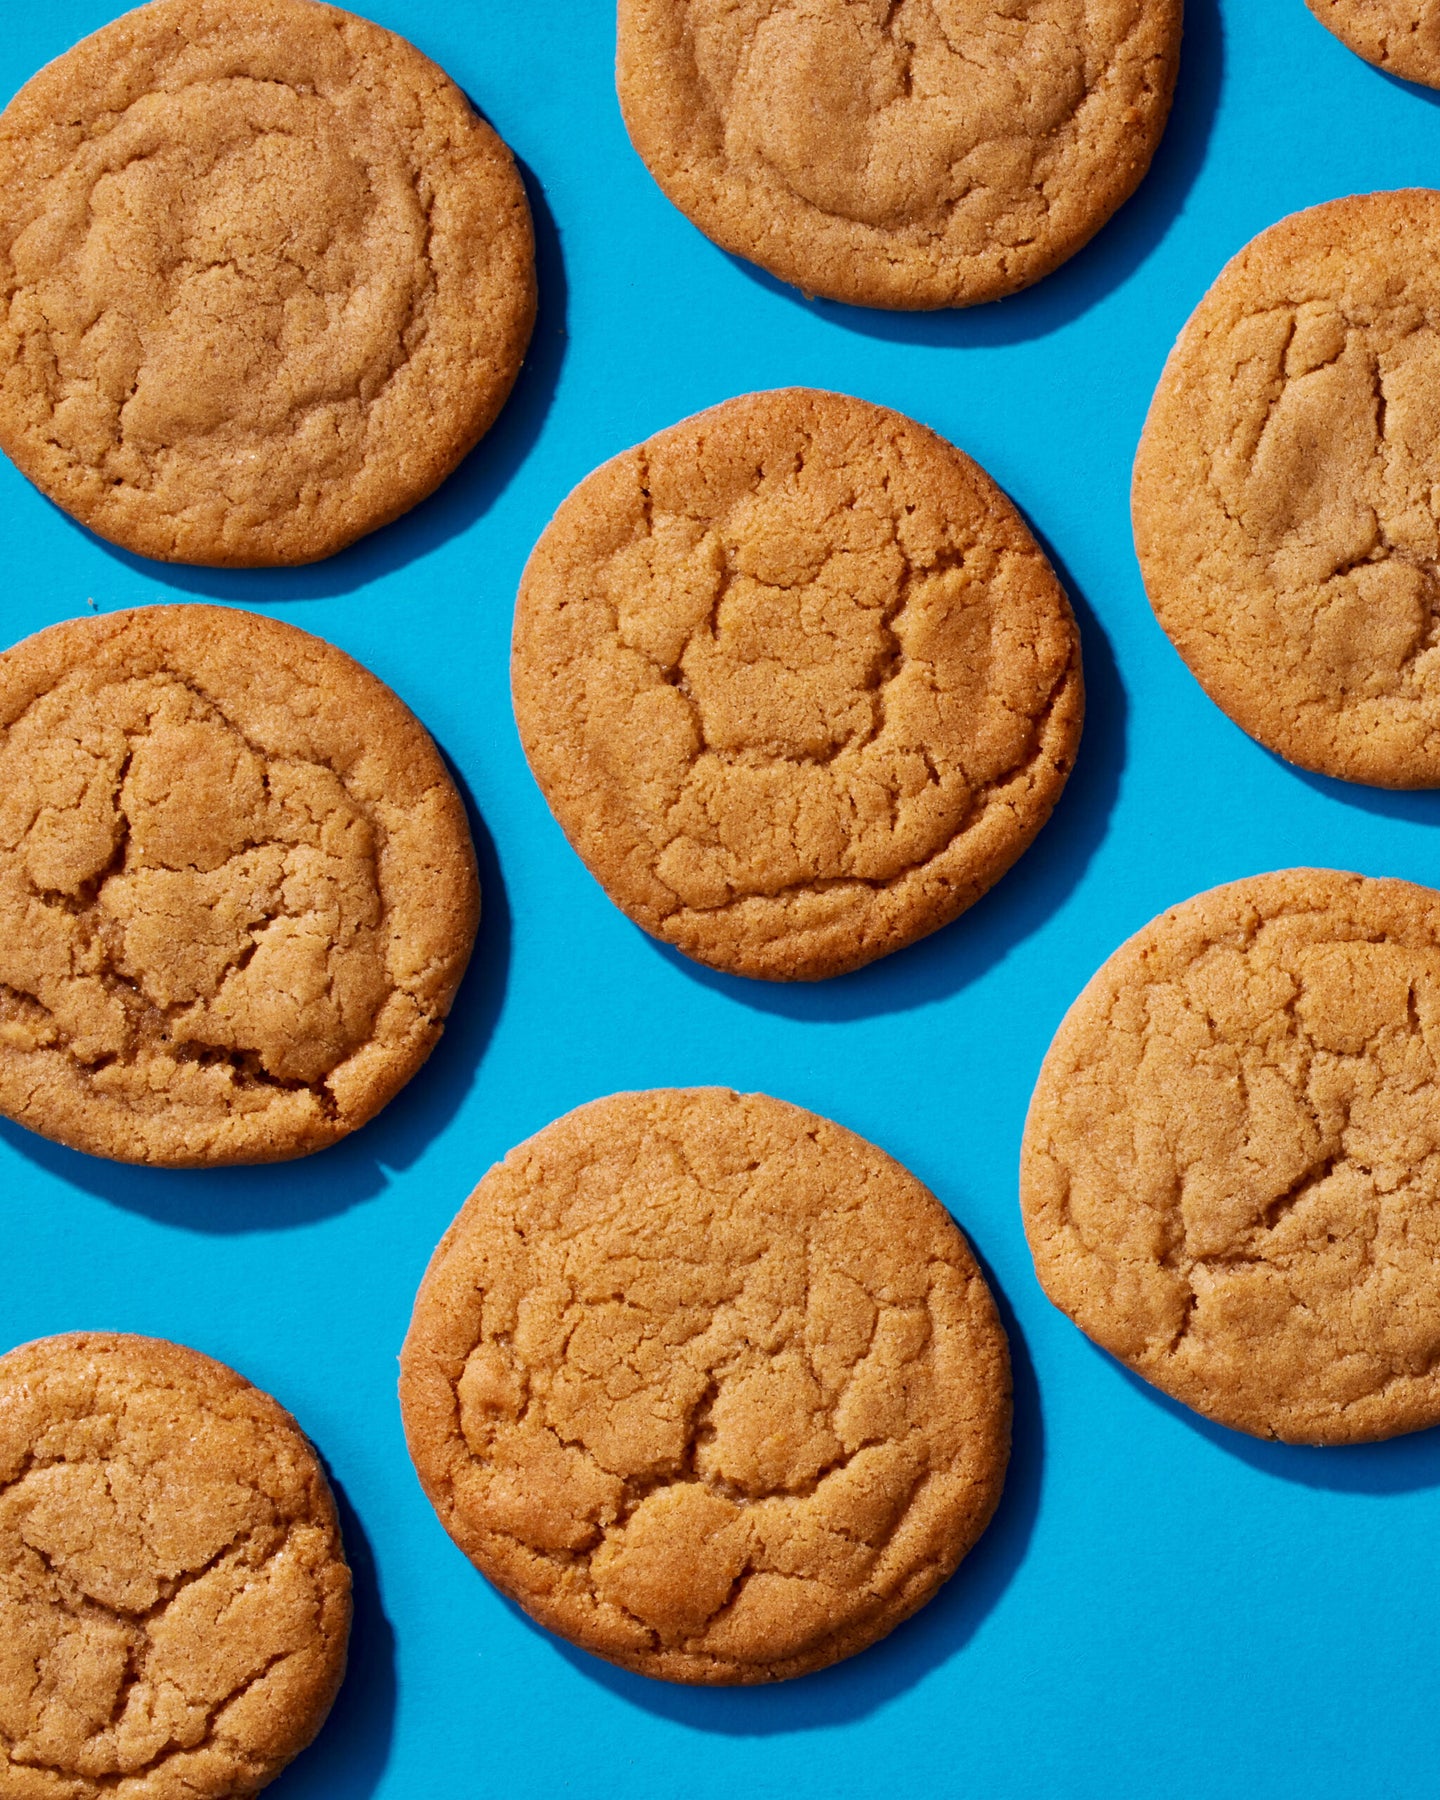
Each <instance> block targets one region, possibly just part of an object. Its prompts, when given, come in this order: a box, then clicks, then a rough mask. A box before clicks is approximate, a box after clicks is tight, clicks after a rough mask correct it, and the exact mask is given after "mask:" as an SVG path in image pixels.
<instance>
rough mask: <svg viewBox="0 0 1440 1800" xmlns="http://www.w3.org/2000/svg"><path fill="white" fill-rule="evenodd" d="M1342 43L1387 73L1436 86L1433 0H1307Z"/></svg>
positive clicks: (1439, 44)
mask: <svg viewBox="0 0 1440 1800" xmlns="http://www.w3.org/2000/svg"><path fill="white" fill-rule="evenodd" d="M1305 4H1306V5H1307V6H1308V7H1309V8H1310V10H1311V12H1312V13H1314V15H1315V17H1316V18H1317V19H1318V20H1319V21H1320V23H1321V24H1322V25H1324V26H1325V27H1326V28H1327V29H1328V30H1330V31H1333V32H1334V33H1335V35H1336V37H1338V38H1339V39H1340V41H1341V43H1342V44H1345V45H1348V47H1349V48H1350V49H1351V50H1353V51H1354V52H1355V54H1356V55H1357V56H1363V57H1364V58H1365V60H1366V62H1372V63H1374V64H1375V65H1376V66H1377V67H1378V68H1381V69H1384V70H1385V71H1386V72H1387V73H1388V74H1391V75H1399V76H1401V77H1403V78H1404V79H1405V80H1406V81H1419V82H1423V83H1424V84H1425V86H1426V87H1440V5H1437V4H1436V0H1305Z"/></svg>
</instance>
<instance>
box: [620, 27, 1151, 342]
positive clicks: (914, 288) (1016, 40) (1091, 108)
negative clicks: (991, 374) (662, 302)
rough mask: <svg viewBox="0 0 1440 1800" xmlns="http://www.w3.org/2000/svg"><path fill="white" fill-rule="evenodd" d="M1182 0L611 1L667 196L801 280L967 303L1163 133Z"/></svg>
mask: <svg viewBox="0 0 1440 1800" xmlns="http://www.w3.org/2000/svg"><path fill="white" fill-rule="evenodd" d="M1180 17H1181V8H1180V3H1179V0H740V3H739V4H736V3H735V0H679V3H678V4H677V3H676V0H620V12H619V59H618V65H617V71H618V83H619V90H620V102H621V106H622V108H623V110H624V113H625V122H626V125H627V126H628V127H629V131H630V136H631V139H632V141H633V142H634V144H635V147H636V149H637V150H638V151H639V153H640V155H641V156H642V157H643V158H644V160H645V162H646V164H647V165H648V166H649V168H650V171H651V173H652V174H653V175H654V177H655V179H656V180H657V181H658V182H659V183H660V186H661V187H662V188H663V189H664V190H665V193H666V194H667V195H668V196H669V198H670V199H671V200H672V201H674V203H675V204H676V205H677V206H678V207H679V208H680V209H681V211H682V212H684V213H685V214H686V215H687V216H688V217H689V218H690V219H692V220H693V221H694V223H695V224H696V225H698V226H699V227H700V229H701V230H702V231H704V232H705V233H706V234H707V235H708V236H709V237H712V238H713V239H714V240H715V241H716V242H717V243H719V244H721V245H722V246H723V247H724V248H725V249H727V250H730V251H732V252H734V253H735V254H737V255H740V256H745V257H748V258H750V259H751V260H752V261H754V262H758V263H760V264H761V265H762V266H763V267H765V268H767V269H769V270H770V271H771V272H772V273H774V274H776V275H779V276H780V277H781V278H782V279H783V280H786V281H793V282H795V283H796V284H797V285H798V286H800V287H802V288H803V289H805V291H806V292H808V293H815V294H822V295H825V296H827V297H829V298H831V299H836V300H848V301H852V302H855V303H858V304H860V305H867V306H889V307H914V308H923V307H939V306H968V305H973V304H974V303H976V302H977V301H983V300H993V299H997V298H999V297H1000V296H1001V295H1004V294H1009V293H1014V292H1015V291H1016V290H1017V289H1019V288H1023V287H1026V286H1028V285H1029V284H1030V283H1031V282H1032V281H1037V280H1039V278H1040V277H1041V276H1042V275H1046V274H1048V273H1049V272H1050V270H1051V269H1053V268H1055V267H1056V266H1057V265H1058V264H1059V263H1061V262H1063V261H1064V260H1065V258H1066V257H1068V256H1071V255H1073V254H1074V252H1075V251H1076V250H1078V249H1079V248H1080V246H1081V245H1082V244H1084V243H1085V242H1086V241H1087V240H1088V239H1089V238H1090V237H1091V236H1092V235H1093V234H1094V233H1095V232H1096V231H1098V230H1099V228H1100V227H1101V225H1103V224H1104V223H1105V221H1106V220H1107V219H1108V218H1109V217H1110V215H1111V214H1112V213H1113V212H1114V211H1115V209H1116V208H1117V207H1118V206H1119V205H1120V204H1121V203H1122V202H1123V201H1124V200H1126V199H1127V198H1128V197H1129V196H1130V194H1131V193H1132V192H1133V191H1134V189H1135V188H1136V186H1137V185H1138V184H1139V182H1140V180H1141V178H1142V177H1143V176H1144V174H1145V171H1146V169H1147V168H1148V167H1149V164H1150V159H1151V157H1152V155H1153V154H1154V151H1155V147H1156V145H1157V143H1158V142H1159V139H1160V134H1161V132H1162V131H1163V130H1164V128H1165V120H1166V117H1167V116H1168V114H1169V110H1170V97H1171V93H1172V90H1173V88H1174V83H1175V72H1176V67H1177V63H1178V59H1179V49H1180Z"/></svg>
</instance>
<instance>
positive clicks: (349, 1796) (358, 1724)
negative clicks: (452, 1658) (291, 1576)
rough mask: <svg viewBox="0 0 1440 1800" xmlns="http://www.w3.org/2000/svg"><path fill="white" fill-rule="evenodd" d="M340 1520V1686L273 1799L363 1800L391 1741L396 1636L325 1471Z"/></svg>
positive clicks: (370, 1566) (371, 1563) (371, 1561)
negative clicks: (344, 1611) (346, 1583)
mask: <svg viewBox="0 0 1440 1800" xmlns="http://www.w3.org/2000/svg"><path fill="white" fill-rule="evenodd" d="M325 1472H326V1474H327V1475H328V1476H329V1479H330V1486H331V1489H332V1490H333V1492H334V1495H335V1505H336V1508H337V1509H338V1511H339V1514H340V1532H341V1536H342V1537H343V1538H344V1540H345V1555H346V1559H347V1560H348V1562H349V1564H350V1573H351V1577H352V1580H353V1588H352V1593H353V1597H354V1605H355V1617H354V1623H353V1624H352V1625H351V1628H350V1656H349V1661H348V1663H347V1665H346V1669H345V1681H344V1683H343V1685H342V1686H341V1689H340V1692H339V1694H338V1695H337V1696H336V1699H335V1705H334V1707H333V1708H332V1709H331V1712H330V1717H329V1718H328V1719H327V1720H326V1721H325V1723H324V1725H323V1726H322V1727H321V1730H320V1735H319V1736H318V1737H317V1738H316V1740H315V1742H314V1743H313V1744H312V1745H311V1746H310V1748H309V1749H308V1750H305V1751H303V1752H302V1753H301V1754H300V1756H298V1757H297V1758H296V1760H295V1761H294V1762H293V1763H291V1765H290V1767H289V1768H288V1769H286V1770H285V1772H284V1773H283V1774H282V1775H281V1776H280V1778H279V1780H278V1781H276V1783H275V1785H274V1786H273V1787H272V1788H269V1789H267V1792H269V1793H272V1794H274V1795H275V1796H276V1800H337V1797H338V1796H340V1795H342V1794H343V1795H344V1797H345V1800H364V1797H365V1796H366V1795H367V1794H373V1793H374V1791H375V1789H376V1788H377V1787H378V1786H379V1785H380V1778H381V1776H382V1775H383V1774H384V1773H385V1765H386V1763H387V1761H388V1760H389V1756H390V1743H391V1740H392V1738H393V1737H394V1735H395V1699H396V1680H395V1630H394V1627H393V1626H392V1625H391V1623H390V1621H389V1619H387V1618H386V1616H385V1608H384V1606H383V1604H382V1602H381V1599H380V1583H379V1581H378V1579H377V1576H376V1570H375V1555H374V1552H373V1551H372V1550H371V1548H370V1540H369V1539H368V1538H367V1537H366V1535H365V1531H364V1528H363V1527H362V1526H361V1524H360V1520H359V1517H358V1516H357V1514H356V1512H355V1509H354V1507H353V1506H351V1504H350V1501H349V1499H348V1498H347V1496H346V1494H345V1490H344V1489H343V1488H342V1487H341V1486H340V1484H339V1482H338V1481H336V1479H335V1477H334V1475H333V1473H331V1471H330V1470H329V1469H328V1468H327V1469H326V1471H325Z"/></svg>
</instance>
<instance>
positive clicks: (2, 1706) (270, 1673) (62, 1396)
mask: <svg viewBox="0 0 1440 1800" xmlns="http://www.w3.org/2000/svg"><path fill="white" fill-rule="evenodd" d="M349 1632H350V1571H349V1569H348V1568H347V1567H346V1564H345V1553H344V1549H343V1547H342V1545H341V1542H340V1532H339V1527H338V1525H337V1523H336V1518H335V1503H334V1501H333V1499H332V1498H331V1494H330V1489H329V1486H328V1484H327V1482H326V1480H325V1476H324V1473H323V1471H322V1470H321V1467H320V1464H319V1462H318V1461H317V1459H316V1456H315V1453H314V1451H313V1450H312V1449H311V1447H310V1445H309V1444H308V1443H307V1442H306V1440H305V1438H304V1436H303V1435H302V1433H301V1432H300V1430H299V1428H298V1426H297V1425H296V1424H295V1421H294V1420H293V1419H292V1418H291V1417H290V1415H289V1414H288V1413H287V1412H285V1410H284V1409H283V1408H282V1407H280V1406H278V1405H277V1404H276V1402H275V1401H274V1400H272V1399H271V1398H270V1397H269V1395H268V1394H263V1393H261V1392H260V1391H259V1390H258V1389H256V1388H253V1387H251V1386H250V1384H249V1383H248V1382H246V1381H245V1380H243V1379H242V1377H240V1376H239V1375H236V1374H235V1373H234V1371H233V1370H230V1369H227V1368H226V1367H224V1365H223V1364H221V1363H217V1362H212V1361H211V1360H210V1358H209V1357H208V1356H201V1355H199V1354H198V1353H197V1352H196V1351H194V1350H187V1349H184V1348H183V1347H182V1346H180V1345H178V1344H168V1343H163V1342H160V1341H158V1340H156V1339H153V1338H141V1337H126V1336H121V1335H118V1334H115V1333H111V1332H77V1333H74V1334H72V1335H70V1336H66V1337H55V1338H45V1339H42V1340H41V1341H40V1342H38V1343H33V1344H26V1345H24V1346H22V1347H21V1348H20V1349H18V1350H12V1351H11V1352H10V1354H9V1355H8V1356H4V1357H0V1795H3V1796H4V1797H5V1800H102V1797H104V1796H107V1795H116V1796H122V1797H123V1800H180V1797H181V1796H189V1795H202V1794H203V1795H207V1796H210V1797H211V1800H226V1797H227V1796H231V1795H242V1794H253V1793H255V1792H257V1791H258V1790H259V1789H260V1788H262V1787H264V1786H265V1785H266V1783H267V1782H269V1781H271V1780H273V1779H274V1777H275V1776H276V1775H278V1774H279V1772H280V1770H281V1769H282V1768H284V1766H285V1764H286V1763H288V1762H289V1761H290V1759H291V1758H292V1757H293V1756H295V1755H296V1754H298V1752H299V1751H301V1750H303V1749H304V1748H305V1746H306V1745H307V1744H308V1743H309V1742H310V1740H311V1739H312V1738H313V1737H314V1736H315V1734H316V1732H317V1731H318V1730H319V1729H320V1726H321V1725H322V1723H323V1722H324V1719H325V1715H326V1714H327V1713H328V1712H329V1710H330V1703H331V1701H332V1700H333V1699H334V1698H335V1693H336V1690H337V1689H338V1688H339V1686H340V1681H341V1678H342V1676H343V1675H344V1672H345V1650H346V1643H347V1640H348V1637H349Z"/></svg>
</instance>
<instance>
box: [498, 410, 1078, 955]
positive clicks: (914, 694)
mask: <svg viewBox="0 0 1440 1800" xmlns="http://www.w3.org/2000/svg"><path fill="white" fill-rule="evenodd" d="M513 685H514V694H515V711H516V718H517V720H518V722H519V725H520V732H521V737H522V740H523V742H524V745H525V751H526V754H527V756H528V757H529V759H530V765H531V767H532V769H533V770H534V771H535V775H536V778H537V780H538V781H539V782H540V785H541V787H542V788H543V789H544V791H545V795H546V798H547V799H548V800H549V802H550V804H551V807H552V808H553V810H554V812H555V815H556V817H557V818H558V819H559V821H560V823H561V825H562V826H563V827H564V829H565V832H566V834H567V836H568V837H569V838H570V840H571V842H572V843H573V844H574V845H575V847H576V849H577V850H578V851H579V852H580V854H581V856H582V857H583V858H584V859H585V861H586V863H587V864H588V866H589V867H590V868H591V870H592V871H593V872H594V873H595V874H596V875H597V877H598V878H599V879H600V881H601V882H602V883H603V884H604V886H605V888H606V891H607V892H608V893H609V894H610V896H611V898H612V899H613V900H615V902H616V903H617V905H619V906H620V907H621V908H622V909H623V910H624V911H625V912H626V913H628V914H629V916H630V917H631V918H633V919H635V920H636V921H637V923H639V924H640V925H642V926H643V927H644V928H645V929H646V930H647V931H649V932H651V933H653V934H654V935H655V936H657V937H660V938H662V939H664V940H665V941H666V942H668V943H671V944H673V945H675V946H676V948H678V949H680V950H683V951H684V952H685V953H686V954H687V955H689V956H693V957H696V958H697V959H698V960H700V961H702V962H708V963H711V964H713V965H714V966H715V967H718V968H724V969H728V970H731V971H733V972H736V973H740V974H746V975H758V976H762V977H765V978H769V979H778V980H785V979H796V978H800V979H815V978H818V977H821V976H825V975H830V974H836V973H839V972H841V971H843V970H845V969H850V968H857V967H859V966H860V965H861V964H862V963H865V962H869V961H871V960H873V958H875V957H877V956H881V955H884V954H885V953H886V952H887V951H890V950H894V949H898V948H900V947H901V946H903V945H904V944H907V943H910V942H912V941H913V940H914V939H915V938H917V937H920V936H923V935H924V934H925V933H926V932H929V931H933V930H936V929H937V928H938V927H939V926H941V925H944V924H946V923H948V922H949V920H951V919H953V918H955V917H956V916H957V915H958V914H959V913H960V912H962V911H963V910H964V909H965V908H966V907H967V906H969V905H970V904H971V903H972V902H973V901H974V900H976V899H978V897H979V896H980V895H981V894H982V893H983V892H984V891H985V890H986V889H987V888H988V887H990V886H991V885H992V883H993V882H995V881H996V880H998V879H999V877H1000V876H1001V875H1002V874H1003V873H1004V871H1005V870H1006V869H1007V868H1008V867H1009V866H1010V864H1011V863H1012V862H1013V861H1014V860H1015V859H1016V857H1018V856H1019V855H1020V854H1021V852H1022V851H1023V850H1024V849H1025V848H1026V846H1027V845H1028V844H1029V843H1030V842H1031V841H1032V839H1033V838H1034V836H1035V834H1036V833H1037V832H1038V831H1039V829H1040V827H1041V826H1042V825H1043V824H1044V822H1045V820H1046V818H1047V817H1048V816H1049V813H1050V810H1051V808H1052V806H1053V805H1054V803H1055V800H1056V799H1057V797H1058V795H1059V793H1060V790H1061V788H1062V787H1063V785H1064V782H1065V779H1066V777H1067V775H1068V773H1069V770H1070V767H1071V764H1072V762H1073V760H1074V755H1075V750H1076V745H1077V743H1078V739H1079V733H1080V724H1081V716H1082V712H1083V690H1082V683H1081V677H1080V667H1079V642H1078V636H1077V633H1076V630H1075V624H1074V619H1073V617H1072V615H1071V613H1070V608H1069V605H1068V603H1067V601H1066V599H1065V595H1064V593H1063V591H1062V590H1061V588H1060V585H1059V583H1058V582H1057V581H1056V579H1055V576H1054V574H1053V572H1052V571H1051V569H1050V566H1049V564H1048V563H1047V562H1046V560H1045V557H1044V555H1043V554H1042V552H1041V551H1040V549H1039V546H1038V545H1037V544H1036V543H1035V540H1034V538H1033V537H1032V536H1031V535H1030V533H1029V531H1028V530H1027V529H1026V527H1025V524H1024V522H1023V520H1021V518H1020V517H1019V515H1018V513H1017V512H1016V511H1015V509H1014V507H1013V506H1012V505H1011V504H1010V502H1009V501H1008V500H1007V499H1006V498H1005V496H1004V495H1003V494H1002V493H1001V492H1000V491H999V489H998V488H996V487H995V485H994V484H993V483H992V482H991V481H990V480H989V479H988V477H987V476H986V475H985V474H984V473H983V471H981V470H980V469H978V468H977V467H976V466H975V464H973V463H972V462H970V461H969V459H968V458H966V457H964V456H962V455H961V453H960V452H959V451H958V450H956V449H954V448H953V446H951V445H949V444H946V443H945V442H944V441H943V440H942V439H940V438H937V437H936V436H935V435H934V434H933V433H931V432H929V431H927V430H925V428H924V427H923V426H919V425H916V424H915V423H914V422H913V421H911V420H909V419H906V418H903V417H902V416H901V415H900V414H898V413H892V412H888V411H885V410H884V409H882V408H879V407H874V406H869V405H866V404H865V403H864V402H862V401H858V400H849V399H846V398H844V397H843V396H840V395H834V394H822V393H816V392H813V391H810V390H804V389H795V390H789V391H786V392H781V393H775V394H758V395H750V396H747V397H745V398H743V399H740V400H733V401H730V402H728V403H727V404H726V405H724V406H722V407H719V408H717V409H716V410H714V411H713V412H709V413H702V414H700V415H699V416H698V417H696V418H694V419H690V420H687V421H686V422H685V423H683V424H681V425H677V426H675V427H674V428H672V429H671V430H670V431H667V432H663V433H661V434H660V436H659V437H657V438H654V439H652V440H651V441H650V442H649V443H648V444H646V445H643V446H641V447H640V448H639V449H637V450H633V451H631V452H629V453H627V454H626V455H624V456H621V457H618V458H616V459H615V461H613V462H611V463H608V464H606V465H605V466H604V467H603V468H601V469H599V470H597V471H596V473H595V474H593V475H591V476H590V477H589V478H588V479H587V480H586V481H584V482H582V483H581V485H580V486H579V487H578V488H577V489H576V490H575V492H574V493H573V494H572V495H571V496H570V498H569V499H568V500H567V501H566V502H565V504H564V505H563V506H562V507H561V508H560V510H559V512H558V513H557V514H556V517H555V519H554V521H553V523H552V524H551V525H550V527H549V528H548V530H547V531H546V533H545V535H544V537H542V538H541V540H540V543H539V545H538V546H537V547H536V550H535V552H534V554H533V555H532V557H531V559H530V563H529V566H528V567H527V569H526V572H525V577H524V581H523V582H522V585H521V591H520V601H519V606H518V609H517V613H516V623H515V648H514V659H513Z"/></svg>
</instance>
